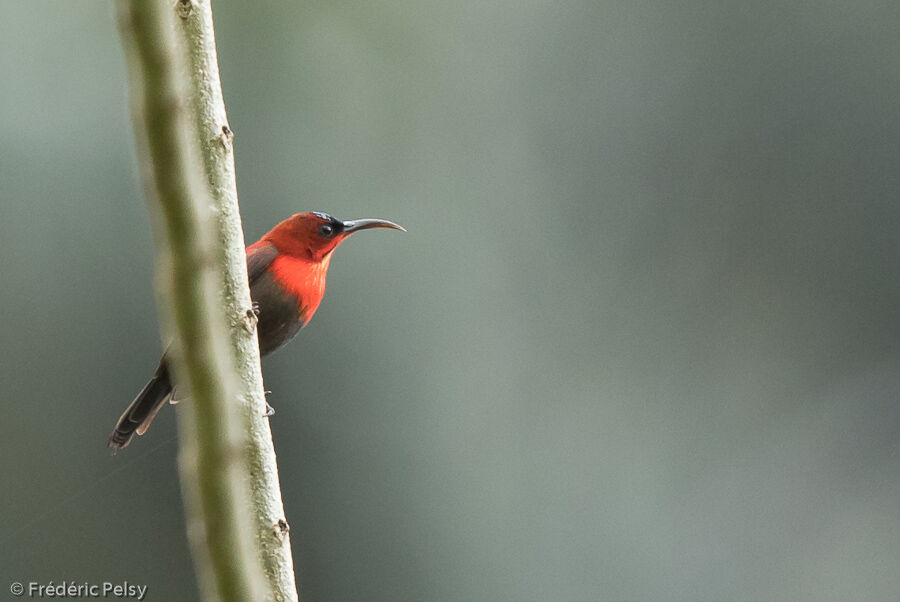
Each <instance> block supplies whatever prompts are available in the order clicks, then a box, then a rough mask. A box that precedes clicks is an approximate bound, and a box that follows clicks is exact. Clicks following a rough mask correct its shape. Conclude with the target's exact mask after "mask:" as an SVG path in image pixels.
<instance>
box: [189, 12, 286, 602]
mask: <svg viewBox="0 0 900 602" xmlns="http://www.w3.org/2000/svg"><path fill="white" fill-rule="evenodd" d="M174 11H175V14H176V15H177V19H176V24H175V30H176V35H178V36H179V37H180V39H181V42H182V47H183V48H185V49H186V52H187V63H188V69H187V73H188V79H189V93H190V98H191V107H192V111H191V112H192V114H193V116H194V120H195V126H196V129H197V131H198V132H199V136H200V143H201V154H202V158H203V164H204V167H205V172H206V178H207V184H208V186H209V190H210V193H211V194H212V197H213V206H214V207H215V208H216V211H215V216H216V218H217V219H216V225H217V230H218V239H219V241H220V242H221V243H222V245H221V246H220V248H219V250H220V251H221V253H220V255H219V257H218V262H219V265H220V271H221V274H222V276H224V278H223V280H222V290H223V292H224V305H225V309H226V314H227V315H228V316H229V317H230V327H231V328H230V334H231V345H232V348H233V350H234V357H236V358H237V360H238V361H237V365H236V371H237V375H238V378H239V382H238V384H239V386H240V387H241V393H242V399H243V400H244V408H245V411H246V414H247V416H248V429H247V434H248V437H249V441H248V454H247V456H246V459H247V461H248V466H247V472H248V474H249V477H250V490H251V502H252V503H253V517H254V519H255V522H256V524H255V527H256V536H257V541H258V544H259V547H260V551H261V553H262V559H263V566H264V568H265V571H266V578H267V579H268V581H269V586H270V588H271V589H272V592H273V595H274V599H275V600H276V601H278V602H281V601H290V600H297V585H296V581H295V577H294V568H293V559H292V555H291V543H290V536H289V533H288V527H287V522H286V520H285V517H284V507H283V504H282V499H281V485H280V483H279V479H278V466H277V462H276V458H275V448H274V446H273V444H272V432H271V430H270V428H269V419H268V417H267V416H266V409H267V404H266V397H265V392H264V389H263V379H262V372H261V371H260V364H259V345H258V343H257V335H256V332H255V329H252V328H247V327H246V326H247V325H248V324H249V323H248V322H247V315H248V314H247V312H248V311H249V310H250V307H251V306H250V291H249V288H248V287H247V265H246V256H245V253H244V246H245V245H244V236H243V230H242V228H241V220H240V211H239V206H238V195H237V184H236V180H235V171H234V149H233V144H232V143H233V140H234V135H233V133H232V131H231V128H230V126H229V125H228V119H227V116H226V114H225V102H224V100H223V96H222V85H221V82H220V78H219V66H218V59H217V56H216V38H215V29H214V27H213V13H212V6H211V2H210V0H202V1H199V0H178V1H177V2H176V3H175V5H174Z"/></svg>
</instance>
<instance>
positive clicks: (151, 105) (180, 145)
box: [116, 0, 274, 601]
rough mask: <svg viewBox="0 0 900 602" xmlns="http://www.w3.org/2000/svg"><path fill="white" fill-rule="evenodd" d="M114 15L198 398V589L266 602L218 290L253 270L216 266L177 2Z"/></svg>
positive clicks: (170, 310) (187, 469)
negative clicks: (178, 28)
mask: <svg viewBox="0 0 900 602" xmlns="http://www.w3.org/2000/svg"><path fill="white" fill-rule="evenodd" d="M116 8H117V15H118V19H119V25H120V28H121V34H122V42H123V46H124V48H125V56H126V60H127V66H128V72H129V79H130V86H131V98H132V111H133V116H134V126H135V134H136V138H137V140H138V146H139V151H140V153H139V154H140V155H141V159H142V171H143V175H144V182H145V186H146V189H147V196H148V203H149V205H150V208H151V214H152V215H153V217H154V225H155V233H156V240H157V279H158V284H159V289H160V299H161V307H162V311H161V315H162V316H163V322H164V326H165V328H164V329H163V333H164V338H165V339H166V340H168V339H171V340H172V341H173V345H172V350H173V360H174V362H173V366H174V369H175V373H176V380H177V382H178V385H179V387H181V388H184V389H187V390H188V391H189V393H190V401H189V402H186V403H184V404H182V410H181V411H180V412H179V430H180V433H181V449H180V452H179V463H180V466H181V471H180V472H181V480H182V487H183V490H184V494H185V507H186V512H187V522H188V535H189V540H190V542H191V545H192V551H193V554H194V559H195V563H196V565H197V572H198V577H199V582H200V589H201V591H202V593H203V596H204V597H205V598H206V599H209V600H219V599H221V600H252V601H256V600H264V599H268V598H271V597H272V594H271V593H269V592H267V589H268V588H267V584H266V580H265V577H264V572H263V570H262V563H260V560H259V554H258V551H257V546H256V545H255V544H256V538H254V537H253V532H254V525H253V524H252V521H251V516H250V513H249V512H248V510H249V509H250V508H251V507H252V505H251V504H250V501H249V495H248V494H249V487H248V476H247V467H248V460H247V458H248V454H247V443H246V441H247V439H246V436H245V432H246V429H245V428H244V422H245V420H244V417H245V415H246V412H242V411H241V409H242V408H243V407H244V406H243V404H242V402H241V400H242V398H243V397H244V396H243V395H242V384H241V379H240V378H239V376H238V375H237V374H236V373H235V365H236V362H235V361H234V359H233V353H232V346H231V345H230V344H229V334H228V332H229V328H228V325H229V324H231V325H232V330H234V324H235V323H239V322H241V317H239V316H236V315H235V313H234V310H233V304H232V305H229V304H227V303H223V299H222V298H223V297H224V295H223V293H222V287H221V283H222V282H223V281H224V280H225V279H226V278H231V279H233V280H236V281H237V282H236V283H234V285H233V288H235V289H240V288H241V287H243V289H244V290H246V289H247V276H246V269H245V267H244V265H243V261H241V263H240V269H238V270H234V269H229V267H227V266H226V264H225V263H224V262H223V261H219V260H218V258H220V257H225V256H226V254H225V253H224V252H222V251H220V250H219V249H218V248H217V246H218V247H220V246H221V245H217V242H216V241H217V237H215V236H214V235H213V234H214V230H215V228H214V220H213V219H211V215H210V214H211V211H210V209H211V207H213V206H214V205H213V199H212V196H211V194H210V191H209V188H208V187H207V185H206V179H205V177H204V174H205V170H204V162H203V159H202V157H201V150H200V148H199V147H198V144H197V132H196V130H195V127H194V124H193V120H192V119H191V117H190V112H189V107H190V106H191V105H190V98H191V93H190V92H189V85H188V84H189V78H187V77H186V76H185V69H184V65H185V64H186V61H184V62H182V61H183V58H184V57H183V54H184V53H183V52H181V51H180V50H179V49H180V48H181V46H180V44H179V42H178V38H177V37H176V35H175V25H174V22H173V21H174V20H175V18H176V17H175V15H173V14H172V5H171V3H170V2H169V1H167V0H118V2H117V4H116ZM234 218H235V219H234V220H233V226H234V227H235V228H236V230H237V235H236V237H235V236H234V235H232V238H231V239H230V241H229V242H233V241H234V240H235V239H239V238H240V223H239V220H237V216H236V210H235V214H234ZM241 278H242V280H241ZM247 306H249V303H247ZM241 315H243V314H241ZM247 334H248V335H249V334H250V333H247ZM253 357H254V358H255V361H256V370H257V371H258V369H259V366H258V356H253ZM273 470H274V468H273Z"/></svg>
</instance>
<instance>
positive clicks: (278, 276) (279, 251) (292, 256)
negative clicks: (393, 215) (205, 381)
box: [106, 213, 406, 450]
mask: <svg viewBox="0 0 900 602" xmlns="http://www.w3.org/2000/svg"><path fill="white" fill-rule="evenodd" d="M369 228H393V229H394V230H403V231H404V232H405V231H406V230H404V228H403V227H402V226H398V225H397V224H395V223H393V222H389V221H387V220H383V219H354V220H349V221H345V222H342V221H341V220H338V219H335V218H333V217H331V216H330V215H327V214H325V213H297V214H294V215H292V216H291V217H289V218H288V219H286V220H284V221H283V222H281V223H280V224H278V225H277V226H275V227H274V228H272V230H271V231H269V233H268V234H266V235H265V236H263V237H262V238H261V239H260V240H259V241H257V242H255V243H253V244H252V245H250V246H249V247H247V275H248V279H249V281H250V297H251V298H252V299H253V304H254V308H255V309H256V310H257V312H258V317H259V322H258V323H257V332H258V335H259V351H260V354H261V355H267V354H269V353H272V352H273V351H275V350H276V349H278V348H279V347H281V346H282V345H284V344H285V343H287V342H288V341H289V340H291V339H292V338H294V335H296V334H297V332H299V331H300V329H301V328H303V327H304V326H306V325H307V324H308V323H309V321H310V320H311V319H312V317H313V314H315V313H316V309H318V307H319V303H321V302H322V295H324V294H325V277H326V275H327V274H328V264H329V263H331V254H332V252H333V251H334V250H335V249H336V248H337V247H338V245H340V244H341V243H342V242H343V241H344V239H346V238H347V237H348V236H350V235H351V234H353V233H354V232H358V231H359V230H367V229H369ZM173 388H174V386H173V384H172V379H171V376H170V372H169V364H168V362H167V361H166V356H165V354H164V355H163V357H162V360H160V362H159V367H158V368H157V369H156V373H155V374H154V375H153V378H151V379H150V382H148V383H147V384H146V385H144V388H143V389H141V392H140V393H138V395H137V397H136V398H135V399H134V401H132V402H131V405H129V406H128V409H126V410H125V413H124V414H122V417H121V418H119V421H118V422H117V423H116V428H115V429H114V430H113V432H112V435H110V436H109V440H108V441H107V443H106V444H107V446H108V447H111V448H112V449H113V450H118V449H121V448H123V447H125V446H127V445H128V444H129V443H131V439H132V438H133V437H134V435H135V433H137V434H138V435H143V434H144V433H145V432H146V431H147V428H148V427H149V426H150V423H151V422H152V421H153V418H154V417H156V414H157V412H159V410H160V408H162V406H163V405H165V403H166V402H167V401H168V400H169V399H170V398H171V397H172V392H173Z"/></svg>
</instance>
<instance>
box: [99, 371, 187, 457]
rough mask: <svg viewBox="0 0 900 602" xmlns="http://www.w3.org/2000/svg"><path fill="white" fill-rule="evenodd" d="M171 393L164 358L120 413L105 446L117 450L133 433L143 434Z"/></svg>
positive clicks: (129, 439)
mask: <svg viewBox="0 0 900 602" xmlns="http://www.w3.org/2000/svg"><path fill="white" fill-rule="evenodd" d="M171 394H172V383H171V381H170V380H169V367H168V365H167V364H166V358H165V356H163V359H162V360H161V361H160V362H159V367H158V368H157V369H156V374H154V375H153V378H151V379H150V382H148V383H147V384H146V385H144V388H143V389H141V392H140V393H138V394H137V397H135V398H134V401H132V402H131V405H130V406H128V409H126V410H125V413H124V414H122V416H121V418H119V421H118V422H117V423H116V428H115V429H113V432H112V435H110V436H109V439H108V440H107V442H106V446H107V447H109V448H112V450H113V451H114V452H115V451H118V450H120V449H122V448H123V447H126V446H127V445H128V444H129V443H131V439H132V438H133V437H134V435H135V433H137V434H138V435H143V434H144V433H145V432H146V431H147V429H148V428H149V427H150V423H151V422H153V419H154V418H155V417H156V414H157V412H159V410H160V408H162V407H163V406H164V405H165V403H166V401H168V399H169V397H170V396H171Z"/></svg>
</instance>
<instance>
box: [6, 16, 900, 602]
mask: <svg viewBox="0 0 900 602" xmlns="http://www.w3.org/2000/svg"><path fill="white" fill-rule="evenodd" d="M214 9H215V17H216V24H217V35H218V45H219V57H220V63H221V69H222V79H223V83H224V88H225V97H226V103H227V107H228V111H229V117H230V120H231V125H232V127H233V129H234V131H235V132H236V153H237V155H236V156H237V170H238V184H239V188H240V193H241V206H242V212H243V216H244V228H245V232H246V235H247V238H248V239H249V240H255V239H256V238H258V237H259V236H260V235H262V234H263V233H264V232H265V231H266V230H267V229H268V228H269V227H271V226H272V225H273V224H275V223H276V222H278V221H280V220H281V219H283V218H284V217H286V216H288V215H289V214H291V213H293V212H295V211H301V210H311V209H317V210H324V211H328V212H330V213H333V214H335V215H337V216H338V217H341V218H353V217H384V218H388V219H392V220H396V221H398V222H400V223H402V224H403V225H405V226H406V227H407V228H408V229H409V234H407V235H399V234H396V233H387V232H376V233H372V234H368V233H367V234H365V235H360V236H357V237H354V238H353V239H352V240H351V241H350V242H348V243H347V244H346V245H345V246H344V247H342V248H341V249H340V251H338V252H337V254H336V258H335V260H334V261H333V263H332V269H331V274H330V278H329V291H328V294H327V295H326V298H325V302H324V303H323V306H322V308H321V309H320V310H319V313H318V314H317V316H316V318H315V320H314V321H313V323H312V324H311V325H310V326H309V328H307V329H306V330H305V331H304V332H303V333H302V335H301V336H300V337H299V338H298V340H297V341H295V342H293V343H292V344H291V345H289V346H288V347H286V348H285V349H283V350H282V351H280V352H279V353H277V354H275V355H274V356H272V357H271V358H268V359H267V360H266V361H265V362H264V371H265V376H266V384H267V388H269V389H271V390H272V391H273V393H272V394H271V396H270V401H271V403H272V404H273V405H274V406H275V408H276V409H277V414H276V415H275V417H274V418H273V419H272V427H273V430H274V436H275V442H276V448H277V451H278V459H279V463H280V468H281V479H282V483H283V487H284V501H285V506H286V511H287V518H288V520H289V522H290V524H291V535H292V538H293V545H294V555H295V560H296V568H297V572H298V578H299V581H300V583H301V592H302V594H303V595H304V596H305V598H306V600H311V601H314V600H363V599H365V600H385V601H390V600H438V601H440V600H484V601H493V600H535V601H556V600H560V601H562V600H565V601H570V600H628V601H635V600H653V601H655V600H678V601H696V600H738V601H739V600H747V601H751V600H752V601H757V600H767V601H776V600H778V601H781V600H784V601H805V600H809V601H816V602H819V601H828V600H834V601H841V602H843V601H846V600H867V601H868V600H896V599H897V596H898V593H900V571H898V570H897V567H898V566H900V503H898V499H900V458H898V453H897V448H898V437H900V404H898V392H900V372H898V359H900V351H898V348H897V341H898V334H900V311H898V308H900V270H898V265H900V252H898V229H900V203H898V193H900V175H898V174H900V167H898V160H900V104H898V98H900V37H898V35H897V31H898V27H900V10H898V5H897V4H896V3H895V2H884V1H874V0H861V1H859V2H853V3H842V2H819V3H800V2H797V3H786V2H770V1H764V2H758V3H747V2H737V1H726V2H703V1H699V0H696V1H689V2H678V3H675V2H663V1H661V0H657V1H638V2H600V1H596V0H595V1H582V2H578V1H574V0H572V1H563V2H550V1H547V0H543V1H538V0H520V1H518V2H512V1H510V0H482V1H479V2H474V1H468V2H452V3H450V2H438V1H435V0H425V1H423V0H406V1H401V0H394V1H381V2H346V1H334V0H330V1H324V0H314V1H310V2H264V3H243V2H235V1H224V0H223V1H217V2H216V3H215V6H214ZM0 77H2V82H3V85H2V87H0V254H2V258H3V261H2V264H0V265H2V267H0V270H2V276H3V280H2V282H3V285H2V287H0V307H2V309H3V314H4V317H3V326H2V331H0V332H2V339H0V379H2V381H0V382H2V397H3V403H2V405H0V441H2V454H0V483H2V489H3V491H4V494H3V496H2V498H0V568H2V572H0V577H2V578H3V579H4V582H3V584H2V589H0V591H2V592H4V594H0V595H9V594H6V593H5V592H7V587H8V583H9V582H11V581H13V580H19V581H25V582H28V581H31V580H38V581H44V582H46V581H49V580H53V581H54V582H55V583H59V582H60V581H62V580H74V581H77V582H83V581H104V580H107V581H121V580H128V581H130V582H132V583H137V584H146V585H148V586H149V595H148V599H150V600H166V601H169V600H171V601H180V600H192V599H195V598H196V596H197V593H196V592H197V590H196V586H195V580H194V576H193V572H192V565H191V561H190V558H189V552H188V549H187V544H186V538H185V534H184V525H183V513H182V505H181V499H180V495H179V486H178V480H177V474H176V466H175V458H176V446H175V442H174V436H175V424H174V421H175V412H172V411H168V410H167V411H165V412H164V413H163V414H161V415H160V417H159V419H158V421H157V422H156V424H155V425H154V428H153V429H152V430H151V431H150V433H149V434H148V435H147V436H145V437H143V438H141V439H140V440H138V441H137V442H136V443H135V444H133V445H132V446H131V447H129V448H128V449H127V450H125V452H123V453H120V454H119V455H118V456H115V457H112V456H110V455H109V454H108V453H107V450H106V449H105V447H104V442H105V439H106V437H107V435H108V434H109V431H110V430H111V428H112V426H113V423H114V422H115V420H116V418H118V416H119V414H120V412H121V410H122V409H123V408H124V406H125V405H126V404H127V403H128V402H130V401H131V399H132V397H133V396H134V394H135V393H136V392H137V390H138V389H139V388H140V387H141V386H142V385H143V383H144V382H145V381H146V379H147V378H148V377H149V375H150V373H151V371H152V370H153V368H154V366H155V362H156V361H157V358H158V355H159V351H160V340H159V334H158V330H157V315H156V309H155V304H154V294H153V265H152V258H153V249H152V244H151V235H150V226H149V218H148V213H147V209H146V205H145V203H144V199H143V195H142V189H141V184H140V181H139V178H138V174H137V168H136V162H135V151H134V144H133V136H132V129H131V124H130V121H129V115H128V104H127V90H126V83H125V82H126V79H125V72H124V65H123V59H122V53H121V48H120V45H119V40H118V35H117V31H116V26H115V23H114V19H113V11H112V8H111V5H110V4H109V3H108V2H105V1H103V2H101V1H97V0H81V1H78V2H48V1H46V0H37V1H34V2H28V3H24V2H4V3H3V10H2V18H0Z"/></svg>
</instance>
